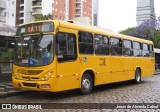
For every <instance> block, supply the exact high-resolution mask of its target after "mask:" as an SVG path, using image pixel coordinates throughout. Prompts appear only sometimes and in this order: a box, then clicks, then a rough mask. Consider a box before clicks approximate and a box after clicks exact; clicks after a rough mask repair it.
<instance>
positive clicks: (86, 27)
mask: <svg viewBox="0 0 160 112" xmlns="http://www.w3.org/2000/svg"><path fill="white" fill-rule="evenodd" d="M59 23H60V27H64V28H70V29H76V30H80V31H86V32H92V33H96V34H103V35H106V36H111V37H118V38H122V39H127V40H133V41H140V42H144V43H149V44H153V42H152V41H149V40H145V39H140V38H136V37H132V36H127V35H122V34H118V33H113V32H111V31H107V30H104V29H102V28H99V27H95V26H91V25H81V24H75V23H70V22H67V21H59Z"/></svg>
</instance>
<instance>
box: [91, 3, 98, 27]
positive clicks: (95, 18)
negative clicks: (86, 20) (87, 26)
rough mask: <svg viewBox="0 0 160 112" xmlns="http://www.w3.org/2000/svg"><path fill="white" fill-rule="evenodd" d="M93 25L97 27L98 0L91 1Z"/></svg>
mask: <svg viewBox="0 0 160 112" xmlns="http://www.w3.org/2000/svg"><path fill="white" fill-rule="evenodd" d="M92 6H93V14H92V15H93V17H92V18H93V22H92V23H93V25H94V26H98V16H99V15H98V11H99V10H98V9H99V1H98V0H93V5H92Z"/></svg>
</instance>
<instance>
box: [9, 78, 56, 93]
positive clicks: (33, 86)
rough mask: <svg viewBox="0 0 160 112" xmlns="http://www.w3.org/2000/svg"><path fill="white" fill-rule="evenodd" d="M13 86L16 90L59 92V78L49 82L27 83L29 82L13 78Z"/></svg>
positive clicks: (51, 79)
mask: <svg viewBox="0 0 160 112" xmlns="http://www.w3.org/2000/svg"><path fill="white" fill-rule="evenodd" d="M12 84H13V87H14V88H20V89H27V90H35V91H49V92H58V90H57V78H50V79H49V80H47V81H27V80H19V79H15V78H14V77H13V76H12Z"/></svg>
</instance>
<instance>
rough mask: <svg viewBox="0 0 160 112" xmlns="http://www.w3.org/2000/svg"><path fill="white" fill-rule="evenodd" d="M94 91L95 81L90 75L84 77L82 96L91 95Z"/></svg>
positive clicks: (81, 89)
mask: <svg viewBox="0 0 160 112" xmlns="http://www.w3.org/2000/svg"><path fill="white" fill-rule="evenodd" d="M92 89H93V79H92V77H91V75H90V74H89V73H85V74H84V75H83V76H82V80H81V88H80V91H81V93H82V94H84V95H86V94H89V93H90V92H91V91H92Z"/></svg>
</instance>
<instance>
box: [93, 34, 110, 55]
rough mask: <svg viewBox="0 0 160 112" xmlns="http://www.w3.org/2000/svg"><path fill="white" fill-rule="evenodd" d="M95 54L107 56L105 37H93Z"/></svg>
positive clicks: (107, 42)
mask: <svg viewBox="0 0 160 112" xmlns="http://www.w3.org/2000/svg"><path fill="white" fill-rule="evenodd" d="M94 43H95V54H97V55H109V40H108V37H107V36H102V35H97V34H95V35H94Z"/></svg>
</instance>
